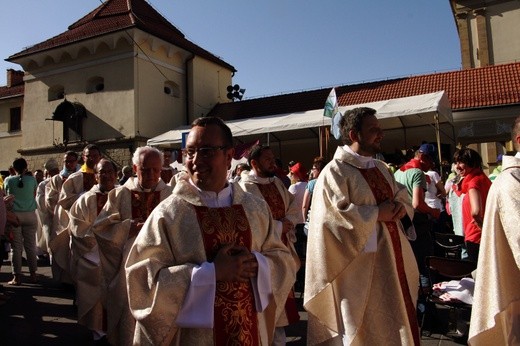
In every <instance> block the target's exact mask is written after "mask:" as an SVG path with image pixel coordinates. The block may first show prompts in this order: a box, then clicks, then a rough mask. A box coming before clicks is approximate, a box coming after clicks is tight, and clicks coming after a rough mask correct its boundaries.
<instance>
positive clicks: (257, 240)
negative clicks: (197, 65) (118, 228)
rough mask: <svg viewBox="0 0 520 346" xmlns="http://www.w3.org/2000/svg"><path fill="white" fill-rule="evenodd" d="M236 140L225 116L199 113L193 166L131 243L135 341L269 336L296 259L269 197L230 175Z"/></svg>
mask: <svg viewBox="0 0 520 346" xmlns="http://www.w3.org/2000/svg"><path fill="white" fill-rule="evenodd" d="M232 142H233V139H232V134H231V131H230V130H229V127H227V126H226V125H225V124H224V123H223V122H222V120H220V119H219V118H214V117H208V118H199V119H197V120H195V122H194V123H193V125H192V129H191V131H190V134H189V135H188V139H187V144H186V149H185V150H184V155H185V160H186V167H187V173H186V174H185V175H184V178H183V179H178V180H177V183H176V185H175V189H174V191H173V194H172V196H170V197H169V198H168V199H167V200H165V201H164V202H162V203H161V204H160V205H159V206H158V207H157V208H156V210H155V211H154V212H153V213H152V215H151V216H150V218H149V219H148V221H147V222H146V224H145V225H144V226H143V229H142V231H141V232H140V233H139V235H138V237H137V239H136V241H135V243H134V246H133V247H132V250H131V251H130V255H129V257H128V261H127V263H126V273H127V281H128V294H129V301H130V309H131V311H132V314H133V315H134V317H135V319H136V320H137V328H136V333H135V339H134V344H139V345H150V344H153V345H223V344H233V345H270V344H271V341H272V337H273V333H274V323H275V320H274V318H275V315H276V310H277V309H283V306H284V303H285V299H286V298H287V294H288V292H289V290H290V288H291V285H292V284H293V283H294V278H295V275H296V265H295V263H294V261H293V260H292V259H291V256H290V253H289V251H288V250H287V248H286V247H285V246H284V244H283V243H282V242H281V240H280V238H279V237H278V236H277V235H276V233H275V230H274V225H273V219H272V217H271V215H270V212H269V208H268V206H267V204H266V203H265V201H264V200H262V199H259V198H257V197H255V196H253V195H252V194H250V193H247V192H244V191H242V190H241V189H240V187H238V186H237V185H235V184H232V183H228V181H227V170H228V169H229V167H230V165H231V159H232V157H233V152H234V149H233V146H232Z"/></svg>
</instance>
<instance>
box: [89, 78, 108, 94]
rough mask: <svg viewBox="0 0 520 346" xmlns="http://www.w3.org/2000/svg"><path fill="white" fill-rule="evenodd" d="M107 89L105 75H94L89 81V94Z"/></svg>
mask: <svg viewBox="0 0 520 346" xmlns="http://www.w3.org/2000/svg"><path fill="white" fill-rule="evenodd" d="M103 90H105V80H104V79H103V77H92V78H90V79H89V80H88V82H87V90H86V92H87V94H92V93H98V92H101V91H103Z"/></svg>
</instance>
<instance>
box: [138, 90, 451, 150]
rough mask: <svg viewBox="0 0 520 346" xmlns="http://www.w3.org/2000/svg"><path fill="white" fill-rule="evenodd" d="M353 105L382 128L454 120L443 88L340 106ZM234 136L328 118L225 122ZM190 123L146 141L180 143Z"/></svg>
mask: <svg viewBox="0 0 520 346" xmlns="http://www.w3.org/2000/svg"><path fill="white" fill-rule="evenodd" d="M356 107H371V108H374V109H375V110H376V111H377V117H378V118H379V119H380V121H381V124H382V127H383V129H398V128H408V127H415V126H424V125H430V124H435V121H436V118H438V122H439V123H443V122H449V123H453V118H452V114H451V108H450V104H449V100H448V97H447V96H446V94H445V93H444V91H439V92H435V93H431V94H423V95H417V96H411V97H403V98H397V99H390V100H385V101H379V102H372V103H366V104H359V105H351V106H346V107H340V108H339V110H340V111H341V112H342V113H344V112H345V111H346V110H348V109H353V108H356ZM226 124H227V125H228V126H229V127H230V129H231V131H232V133H233V136H235V137H240V136H248V135H255V134H261V133H275V132H283V131H292V130H298V129H306V128H317V127H321V126H330V124H331V119H330V118H328V117H324V116H323V109H315V110H309V111H306V112H298V113H288V114H275V115H269V116H264V117H255V118H247V119H239V120H231V121H227V122H226ZM189 128H190V127H189V126H181V127H178V128H176V129H174V130H171V131H168V132H166V133H163V134H162V135H159V136H157V137H154V138H151V139H149V140H148V142H147V143H148V145H152V146H161V145H163V146H166V145H174V144H180V143H181V141H182V134H183V133H184V132H188V131H189Z"/></svg>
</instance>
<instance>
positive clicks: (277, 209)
mask: <svg viewBox="0 0 520 346" xmlns="http://www.w3.org/2000/svg"><path fill="white" fill-rule="evenodd" d="M256 186H258V189H259V190H260V193H261V194H262V196H263V197H264V199H265V201H266V202H267V205H269V209H271V214H273V219H275V220H281V219H283V218H284V217H285V203H284V202H283V198H282V195H280V191H278V188H277V187H276V184H275V183H274V182H272V183H269V184H256Z"/></svg>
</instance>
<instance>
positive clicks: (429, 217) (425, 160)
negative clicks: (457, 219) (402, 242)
mask: <svg viewBox="0 0 520 346" xmlns="http://www.w3.org/2000/svg"><path fill="white" fill-rule="evenodd" d="M434 155H435V147H434V146H433V145H432V144H422V145H421V146H420V147H419V149H418V150H416V151H415V156H414V157H413V158H412V159H411V160H410V161H408V162H407V163H405V164H404V165H403V166H401V168H399V169H398V170H397V171H396V172H395V174H394V176H395V180H396V181H397V182H398V183H401V184H403V185H404V186H406V189H407V190H408V195H409V196H410V199H411V201H412V206H413V208H414V209H415V214H414V217H413V221H412V223H413V225H414V227H415V232H416V233H417V239H416V240H414V241H411V245H412V249H413V252H414V254H415V259H416V260H417V266H418V267H419V272H420V274H421V277H422V279H421V285H422V286H424V287H426V286H429V283H427V279H426V278H427V271H426V264H425V258H426V256H431V255H433V246H434V243H433V239H432V234H431V232H432V226H433V219H438V218H439V216H440V210H439V209H434V208H431V207H429V206H428V204H426V201H425V199H424V197H425V191H426V189H427V185H426V181H427V179H428V177H427V175H426V174H425V172H427V171H428V170H429V169H430V168H431V167H432V165H433V156H434Z"/></svg>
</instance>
